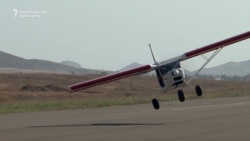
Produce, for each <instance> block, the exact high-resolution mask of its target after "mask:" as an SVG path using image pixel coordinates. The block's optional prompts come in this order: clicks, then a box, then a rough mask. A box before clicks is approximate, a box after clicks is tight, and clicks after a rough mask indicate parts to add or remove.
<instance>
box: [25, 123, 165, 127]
mask: <svg viewBox="0 0 250 141" xmlns="http://www.w3.org/2000/svg"><path fill="white" fill-rule="evenodd" d="M160 125H165V124H164V123H93V124H63V125H41V126H28V127H29V128H53V127H84V126H160Z"/></svg>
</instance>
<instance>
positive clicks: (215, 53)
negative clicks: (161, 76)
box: [187, 48, 222, 83]
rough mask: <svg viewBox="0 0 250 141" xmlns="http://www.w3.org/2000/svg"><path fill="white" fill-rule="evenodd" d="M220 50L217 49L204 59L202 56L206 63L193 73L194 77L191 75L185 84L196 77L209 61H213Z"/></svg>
mask: <svg viewBox="0 0 250 141" xmlns="http://www.w3.org/2000/svg"><path fill="white" fill-rule="evenodd" d="M221 50H222V48H218V49H217V50H215V51H214V53H213V54H212V55H211V56H210V57H209V58H207V57H205V56H202V57H203V58H204V59H206V62H205V63H204V64H203V65H202V66H201V68H200V69H199V70H198V71H197V72H196V73H195V75H193V76H192V77H191V78H190V79H189V80H188V81H187V83H190V81H191V80H192V79H193V78H194V77H195V76H197V75H198V74H199V73H200V71H201V70H202V69H203V68H204V67H205V66H206V65H207V64H208V63H209V62H210V61H211V60H213V58H214V57H215V56H216V55H217V54H218V53H219V52H220V51H221Z"/></svg>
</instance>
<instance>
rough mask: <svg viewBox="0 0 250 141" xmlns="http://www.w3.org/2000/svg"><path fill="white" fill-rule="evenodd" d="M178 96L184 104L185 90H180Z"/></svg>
mask: <svg viewBox="0 0 250 141" xmlns="http://www.w3.org/2000/svg"><path fill="white" fill-rule="evenodd" d="M177 94H178V98H179V101H180V102H184V101H185V95H184V92H183V90H178V91H177Z"/></svg>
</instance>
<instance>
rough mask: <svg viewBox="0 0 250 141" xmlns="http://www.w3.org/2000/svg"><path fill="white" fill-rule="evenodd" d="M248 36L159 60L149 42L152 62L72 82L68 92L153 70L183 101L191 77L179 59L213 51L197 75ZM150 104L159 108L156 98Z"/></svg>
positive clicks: (162, 84) (163, 86) (164, 87)
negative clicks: (230, 47)
mask: <svg viewBox="0 0 250 141" xmlns="http://www.w3.org/2000/svg"><path fill="white" fill-rule="evenodd" d="M248 38H250V31H248V32H245V33H242V34H239V35H236V36H233V37H230V38H227V39H224V40H221V41H218V42H215V43H212V44H209V45H206V46H203V47H200V48H198V49H195V50H192V51H188V52H186V53H184V54H182V55H180V56H177V57H174V58H171V59H168V60H165V61H161V62H159V61H158V60H157V59H156V57H155V55H154V52H153V50H152V48H151V45H150V44H149V47H150V51H151V53H152V57H153V60H154V63H153V64H146V65H143V66H140V67H136V68H133V69H129V70H126V71H122V72H117V73H114V74H109V75H107V76H102V77H99V78H95V79H91V80H87V81H84V82H80V83H77V84H73V85H70V86H69V89H70V92H76V91H79V90H83V89H87V88H90V87H94V86H97V85H101V84H104V83H108V82H112V81H115V80H119V79H122V78H125V77H129V76H133V75H138V74H143V73H148V72H150V71H153V70H154V71H155V73H156V76H157V78H158V82H159V86H160V87H161V90H162V92H163V93H164V92H165V93H166V92H167V91H168V90H170V89H177V95H178V98H179V100H180V101H181V102H183V101H185V95H184V93H183V90H182V89H181V88H182V87H183V86H185V85H187V84H189V83H190V81H191V80H192V78H190V79H189V80H186V76H185V72H184V69H183V68H182V67H181V65H180V62H181V61H184V60H187V59H190V58H193V57H196V56H199V55H202V54H204V53H207V52H211V51H214V52H213V53H212V55H211V56H210V57H208V58H206V62H205V63H204V64H203V65H202V66H201V68H200V69H199V70H198V71H197V73H196V75H197V74H198V73H199V72H200V71H201V70H202V69H203V68H204V67H205V66H206V65H207V64H208V63H209V62H210V61H211V60H212V59H213V58H214V57H215V56H216V55H217V54H218V53H219V52H220V51H221V50H222V48H223V47H226V46H228V45H230V44H234V43H236V42H239V41H242V40H245V39H248ZM195 92H196V94H197V96H202V89H201V87H200V86H199V85H196V86H195ZM152 104H153V107H154V108H155V109H156V110H157V109H159V108H160V105H159V102H158V100H157V99H156V98H154V99H152Z"/></svg>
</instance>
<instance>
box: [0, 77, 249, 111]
mask: <svg viewBox="0 0 250 141" xmlns="http://www.w3.org/2000/svg"><path fill="white" fill-rule="evenodd" d="M94 77H97V75H85V76H77V75H63V74H0V113H10V112H27V111H41V110H61V109H76V108H89V107H102V106H112V105H124V104H138V103H147V102H150V101H151V98H153V97H158V98H160V99H161V100H162V101H168V100H177V96H176V94H175V93H176V92H175V91H171V92H169V93H167V94H164V95H161V94H160V92H159V86H158V84H157V80H156V78H154V77H141V76H136V77H132V78H127V79H123V80H120V81H117V82H112V83H108V84H105V85H101V86H98V87H94V88H90V89H87V90H84V91H80V92H76V93H69V92H68V90H67V86H68V85H70V84H73V83H76V82H80V81H83V80H88V79H90V78H94ZM192 84H193V85H195V84H200V85H201V86H202V88H203V91H204V97H208V98H212V97H218V96H241V95H250V87H249V86H250V83H249V82H238V81H212V80H202V81H201V80H194V81H192ZM184 91H185V93H186V97H187V98H188V99H193V98H197V97H196V96H195V94H194V92H193V89H191V88H190V87H185V88H184Z"/></svg>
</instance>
